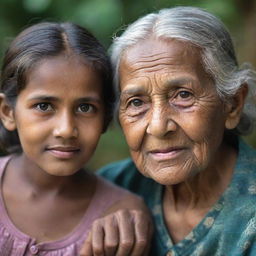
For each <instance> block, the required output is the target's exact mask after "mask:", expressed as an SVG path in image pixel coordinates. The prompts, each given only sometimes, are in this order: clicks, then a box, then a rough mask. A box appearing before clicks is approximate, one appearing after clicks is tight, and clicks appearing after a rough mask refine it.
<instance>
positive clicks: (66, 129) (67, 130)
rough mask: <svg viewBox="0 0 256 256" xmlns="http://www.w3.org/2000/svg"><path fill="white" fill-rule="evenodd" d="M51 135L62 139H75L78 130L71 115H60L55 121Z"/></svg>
mask: <svg viewBox="0 0 256 256" xmlns="http://www.w3.org/2000/svg"><path fill="white" fill-rule="evenodd" d="M55 120H56V124H55V127H54V131H53V135H54V136H55V137H60V138H64V139H70V138H77V137H78V129H77V127H76V121H75V118H74V117H73V116H72V113H67V112H65V113H62V114H61V115H59V116H58V117H57V118H56V119H55Z"/></svg>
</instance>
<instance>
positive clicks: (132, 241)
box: [80, 210, 153, 256]
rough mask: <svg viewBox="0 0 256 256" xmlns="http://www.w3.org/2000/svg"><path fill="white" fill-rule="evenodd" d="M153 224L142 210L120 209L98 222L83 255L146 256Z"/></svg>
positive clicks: (83, 250) (95, 222)
mask: <svg viewBox="0 0 256 256" xmlns="http://www.w3.org/2000/svg"><path fill="white" fill-rule="evenodd" d="M152 233H153V224H152V222H151V219H150V217H149V216H148V215H147V214H145V213H143V212H142V211H140V210H118V211H116V212H114V213H111V214H109V215H107V216H105V217H103V218H101V219H97V220H96V221H94V223H93V225H92V229H91V232H90V233H89V235H88V238H87V240H86V241H85V243H84V245H83V248H82V250H81V252H80V255H81V256H126V255H127V256H145V255H147V254H148V251H149V247H150V241H151V236H152Z"/></svg>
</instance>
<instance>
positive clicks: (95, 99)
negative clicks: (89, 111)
mask: <svg viewBox="0 0 256 256" xmlns="http://www.w3.org/2000/svg"><path fill="white" fill-rule="evenodd" d="M29 100H30V101H50V102H53V101H57V102H58V101H60V99H59V98H58V97H55V96H46V95H36V96H34V97H33V96H32V97H31V98H29ZM76 102H78V103H82V102H95V103H101V98H100V97H97V96H88V97H82V98H78V99H76Z"/></svg>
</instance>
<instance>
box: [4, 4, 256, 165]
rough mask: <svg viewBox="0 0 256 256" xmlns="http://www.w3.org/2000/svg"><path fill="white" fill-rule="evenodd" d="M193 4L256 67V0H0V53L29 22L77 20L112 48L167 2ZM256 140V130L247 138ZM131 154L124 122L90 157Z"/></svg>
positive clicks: (106, 159)
mask: <svg viewBox="0 0 256 256" xmlns="http://www.w3.org/2000/svg"><path fill="white" fill-rule="evenodd" d="M179 5H191V6H197V7H201V8H204V9H206V10H208V11H210V12H212V13H213V14H215V15H217V16H218V17H220V18H221V19H222V21H223V22H224V23H225V24H226V26H227V27H228V29H229V30H230V32H231V34H232V36H233V39H234V42H235V46H236V50H237V53H238V59H239V61H240V62H244V61H248V62H251V63H252V64H253V65H254V66H255V67H256V47H255V42H256V0H225V1H223V0H0V57H1V59H2V55H3V53H4V51H5V49H6V47H7V45H8V43H9V42H10V41H11V40H12V38H13V37H14V36H15V35H16V34H17V33H18V32H20V31H21V30H22V29H23V28H25V27H27V26H29V25H31V24H34V23H36V22H39V21H72V22H75V23H78V24H80V25H82V26H85V27H86V28H88V29H89V30H91V32H93V34H94V35H95V36H96V37H97V38H98V39H99V40H100V41H101V42H102V43H103V45H104V46H105V47H106V48H108V47H109V46H110V44H111V40H112V37H113V36H114V35H115V34H119V33H121V32H122V31H123V30H124V29H125V27H126V25H128V24H129V23H131V22H133V21H134V20H136V19H137V18H138V17H140V16H143V15H145V14H147V13H149V12H153V11H157V10H158V9H161V8H168V7H172V6H179ZM246 140H248V141H249V143H250V144H252V145H254V146H256V136H255V135H254V134H253V135H251V136H249V137H247V138H246ZM128 155H129V153H128V149H127V146H126V144H125V141H124V137H123V135H122V133H121V131H120V129H119V127H118V125H116V124H114V125H111V127H110V129H109V130H108V132H107V133H105V134H104V135H103V136H102V139H101V142H100V145H99V147H98V149H97V151H96V154H95V156H94V158H93V159H92V161H91V163H90V167H91V168H92V169H96V168H98V167H100V166H102V165H103V164H105V163H108V162H111V161H113V160H119V159H122V158H124V157H127V156H128Z"/></svg>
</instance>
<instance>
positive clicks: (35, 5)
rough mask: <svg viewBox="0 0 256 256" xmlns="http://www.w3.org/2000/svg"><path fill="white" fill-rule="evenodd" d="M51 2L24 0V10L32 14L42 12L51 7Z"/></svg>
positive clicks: (47, 0) (48, 0) (45, 0)
mask: <svg viewBox="0 0 256 256" xmlns="http://www.w3.org/2000/svg"><path fill="white" fill-rule="evenodd" d="M50 4H51V0H23V5H24V8H25V9H26V10H28V11H30V12H34V13H37V12H42V11H44V10H46V9H47V7H49V5H50Z"/></svg>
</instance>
